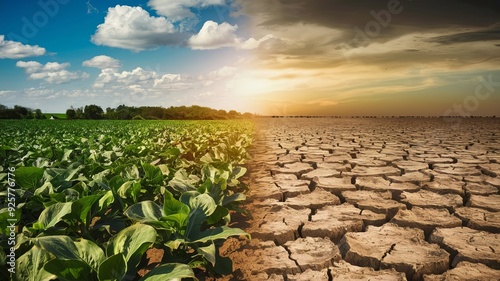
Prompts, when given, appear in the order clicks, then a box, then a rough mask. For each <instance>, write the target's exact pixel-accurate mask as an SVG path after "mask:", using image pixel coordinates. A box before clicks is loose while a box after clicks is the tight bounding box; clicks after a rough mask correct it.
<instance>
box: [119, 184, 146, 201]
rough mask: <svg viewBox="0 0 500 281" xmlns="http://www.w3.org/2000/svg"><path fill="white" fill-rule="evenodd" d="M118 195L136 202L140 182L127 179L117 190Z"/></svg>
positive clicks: (139, 190)
mask: <svg viewBox="0 0 500 281" xmlns="http://www.w3.org/2000/svg"><path fill="white" fill-rule="evenodd" d="M117 194H118V196H120V197H121V198H123V199H129V198H131V199H132V202H134V203H135V202H137V199H138V198H139V195H140V194H141V184H140V183H138V182H134V181H127V182H125V183H124V184H122V186H120V188H118V190H117Z"/></svg>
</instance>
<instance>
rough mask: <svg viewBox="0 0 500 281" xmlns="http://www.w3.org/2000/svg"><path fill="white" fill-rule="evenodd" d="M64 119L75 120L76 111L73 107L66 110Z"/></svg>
mask: <svg viewBox="0 0 500 281" xmlns="http://www.w3.org/2000/svg"><path fill="white" fill-rule="evenodd" d="M66 118H68V119H76V111H75V109H74V108H73V107H71V108H70V109H68V110H66Z"/></svg>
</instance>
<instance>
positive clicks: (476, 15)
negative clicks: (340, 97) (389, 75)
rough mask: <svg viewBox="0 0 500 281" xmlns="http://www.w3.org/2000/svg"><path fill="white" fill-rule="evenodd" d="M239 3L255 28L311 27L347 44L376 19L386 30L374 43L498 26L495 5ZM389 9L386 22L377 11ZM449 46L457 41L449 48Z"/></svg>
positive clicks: (499, 10)
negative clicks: (336, 33)
mask: <svg viewBox="0 0 500 281" xmlns="http://www.w3.org/2000/svg"><path fill="white" fill-rule="evenodd" d="M240 3H241V5H242V7H243V12H244V13H247V14H249V15H255V16H258V18H259V22H258V23H257V24H258V25H260V26H261V27H264V28H269V29H273V28H275V27H277V26H286V25H292V24H296V23H305V24H315V25H319V26H325V27H329V28H335V29H340V30H342V31H344V36H345V38H352V37H354V36H355V35H356V32H355V30H354V28H356V27H357V28H359V29H361V30H363V31H365V28H366V27H367V24H368V25H369V23H370V22H371V21H374V20H375V21H376V16H374V14H375V15H377V14H378V15H380V20H379V22H380V21H382V22H383V23H386V22H387V25H386V26H385V27H384V26H382V28H381V29H380V32H379V33H378V34H377V36H376V38H374V40H376V41H386V40H390V39H392V38H395V37H399V36H401V35H403V34H407V33H411V32H427V31H430V30H434V29H443V28H449V27H453V28H460V27H461V28H474V29H477V28H483V29H488V28H491V27H492V26H493V25H495V24H497V23H499V22H500V1H498V0H440V1H430V0H429V1H423V0H420V1H419V0H413V1H412V0H399V1H398V0H252V1H248V0H241V1H240ZM390 7H392V8H393V11H399V12H398V13H392V14H390V16H389V18H387V13H385V12H381V11H383V10H385V11H390V10H391V9H390ZM368 28H370V26H368ZM372 30H375V29H372ZM466 35H469V36H467V40H469V41H470V40H481V41H482V40H485V39H488V38H494V39H496V38H498V34H496V33H495V32H486V33H483V34H481V35H474V34H466ZM458 36H459V35H457V37H458ZM450 39H451V38H450ZM445 40H446V39H445ZM453 40H455V41H456V39H452V40H451V41H449V42H453Z"/></svg>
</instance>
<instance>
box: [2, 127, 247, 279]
mask: <svg viewBox="0 0 500 281" xmlns="http://www.w3.org/2000/svg"><path fill="white" fill-rule="evenodd" d="M0 128H1V129H2V134H1V135H0V163H1V166H0V182H1V183H2V184H1V187H0V191H1V192H0V224H1V225H0V242H1V245H2V248H0V262H1V264H2V266H3V267H2V268H1V272H0V279H2V280H5V279H7V278H9V276H12V277H13V278H14V279H16V280H171V279H175V278H179V280H180V279H181V278H188V279H189V278H192V279H196V278H195V273H196V272H197V271H204V272H206V274H208V275H214V276H218V275H224V274H227V273H229V272H230V271H231V268H232V266H231V261H230V260H229V259H228V258H224V257H221V256H220V255H219V253H218V248H219V247H220V245H221V244H222V242H223V241H224V240H225V239H227V238H228V237H230V236H241V235H243V236H247V237H248V235H247V234H246V233H245V232H244V231H242V230H241V229H238V228H232V227H230V226H229V224H230V221H231V217H230V214H231V213H233V212H234V211H237V212H238V211H240V212H244V211H243V210H241V209H240V207H239V204H240V203H241V201H242V200H244V199H245V195H244V192H245V190H246V189H247V186H246V185H245V184H244V183H242V182H241V181H240V180H241V177H242V176H243V175H244V174H245V172H246V169H245V168H244V167H243V164H244V163H245V161H246V160H247V158H248V155H247V149H248V147H249V145H250V144H251V140H252V131H253V125H252V123H251V122H247V121H141V122H133V121H74V122H69V121H61V122H54V121H52V120H4V121H0ZM155 249H156V250H159V251H161V252H162V253H163V255H162V257H161V262H160V265H159V266H156V267H151V268H148V270H146V271H145V272H147V274H145V275H144V276H141V275H139V274H138V271H139V270H140V269H144V267H145V264H147V261H146V252H147V251H152V250H155ZM13 255H14V256H15V258H13ZM9 262H10V263H9ZM150 269H151V270H150ZM14 272H15V273H14Z"/></svg>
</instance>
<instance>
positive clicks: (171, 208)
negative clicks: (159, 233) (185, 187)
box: [163, 191, 190, 216]
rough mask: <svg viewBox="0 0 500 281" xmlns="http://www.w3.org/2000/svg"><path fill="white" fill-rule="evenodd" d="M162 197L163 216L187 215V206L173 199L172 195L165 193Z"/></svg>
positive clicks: (188, 210)
mask: <svg viewBox="0 0 500 281" xmlns="http://www.w3.org/2000/svg"><path fill="white" fill-rule="evenodd" d="M164 196H165V200H164V203H163V212H164V214H165V215H167V216H168V215H175V214H189V212H190V209H189V206H188V205H186V204H184V203H182V202H180V201H179V200H177V199H175V198H174V196H173V195H172V193H170V192H169V191H165V194H164Z"/></svg>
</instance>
